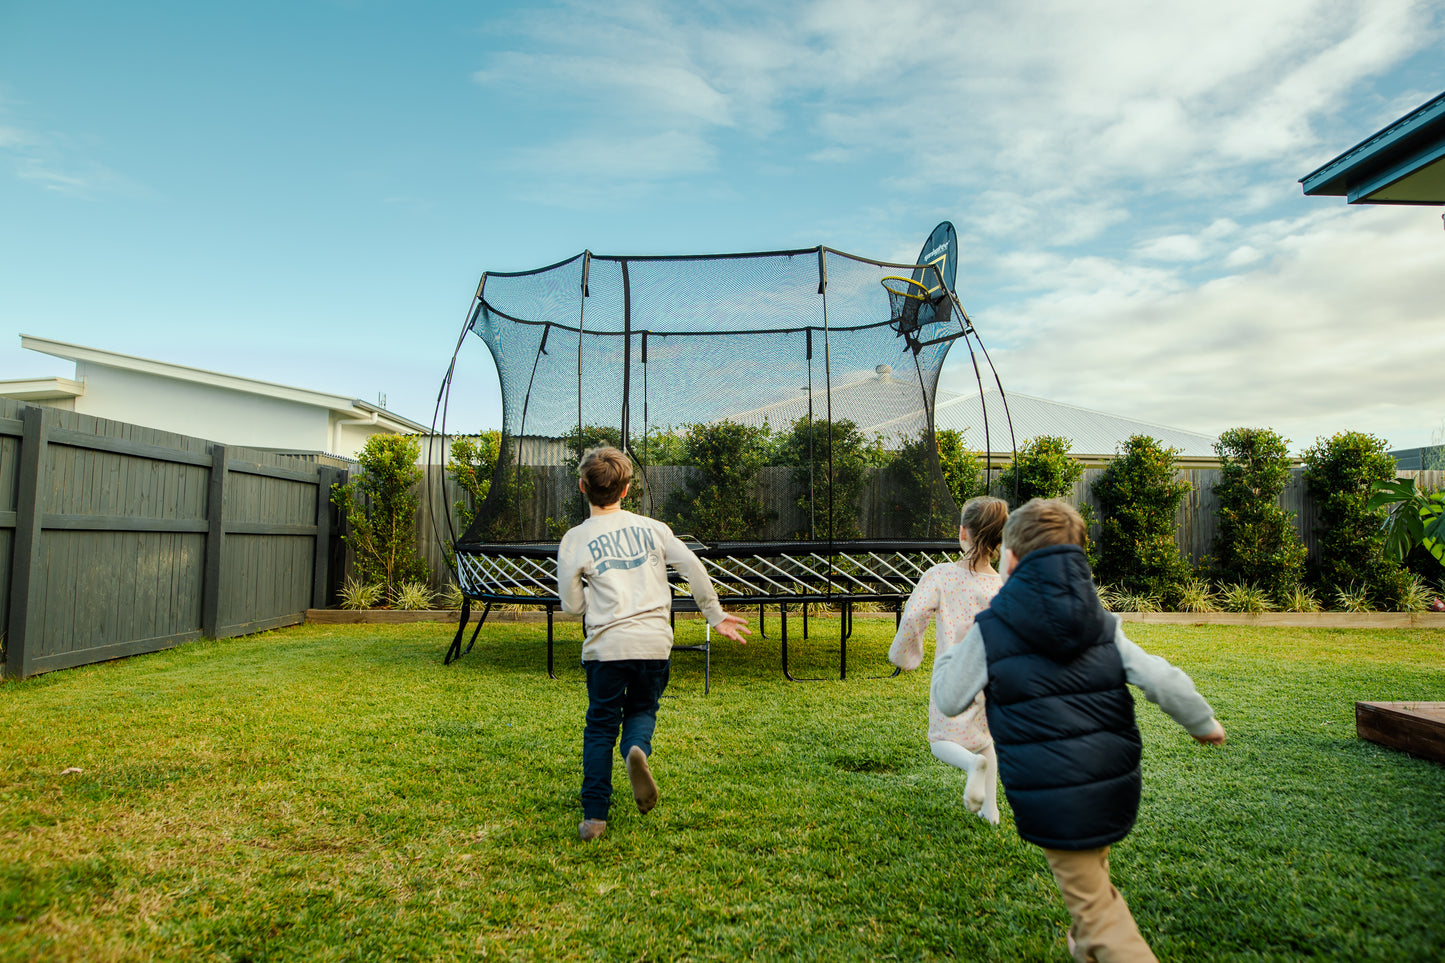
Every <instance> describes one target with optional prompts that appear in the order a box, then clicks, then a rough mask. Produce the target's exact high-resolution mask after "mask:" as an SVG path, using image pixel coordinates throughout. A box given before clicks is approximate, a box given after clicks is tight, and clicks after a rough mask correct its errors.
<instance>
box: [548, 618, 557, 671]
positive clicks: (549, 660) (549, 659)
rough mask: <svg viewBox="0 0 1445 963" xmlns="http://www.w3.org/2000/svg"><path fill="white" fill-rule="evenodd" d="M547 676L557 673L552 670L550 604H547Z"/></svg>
mask: <svg viewBox="0 0 1445 963" xmlns="http://www.w3.org/2000/svg"><path fill="white" fill-rule="evenodd" d="M547 678H549V679H555V678H557V674H556V673H555V672H553V671H552V606H550V605H549V606H547Z"/></svg>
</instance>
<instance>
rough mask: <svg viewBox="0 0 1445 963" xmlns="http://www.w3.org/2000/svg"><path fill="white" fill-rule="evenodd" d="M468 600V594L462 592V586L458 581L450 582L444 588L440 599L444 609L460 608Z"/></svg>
mask: <svg viewBox="0 0 1445 963" xmlns="http://www.w3.org/2000/svg"><path fill="white" fill-rule="evenodd" d="M466 600H467V597H466V594H465V593H464V592H462V587H461V586H460V585H458V584H457V583H456V582H448V583H447V584H446V587H445V588H443V589H442V591H441V597H440V599H439V601H440V602H441V607H442V608H444V609H459V608H461V607H462V605H463V603H465V602H466Z"/></svg>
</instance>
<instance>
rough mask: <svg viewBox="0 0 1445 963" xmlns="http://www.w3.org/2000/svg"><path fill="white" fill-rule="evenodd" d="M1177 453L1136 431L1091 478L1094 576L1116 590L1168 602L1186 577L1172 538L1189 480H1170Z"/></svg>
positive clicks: (1172, 476) (1178, 591)
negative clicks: (1095, 508) (1095, 519)
mask: <svg viewBox="0 0 1445 963" xmlns="http://www.w3.org/2000/svg"><path fill="white" fill-rule="evenodd" d="M1178 453H1179V450H1178V449H1177V448H1164V447H1162V446H1161V445H1160V443H1159V442H1158V441H1157V440H1155V439H1153V438H1150V437H1148V436H1147V435H1135V436H1134V437H1132V438H1130V439H1129V440H1128V441H1127V442H1125V444H1124V447H1123V450H1122V451H1120V452H1119V453H1118V455H1117V456H1116V457H1115V458H1114V459H1113V460H1112V461H1110V462H1109V464H1108V467H1106V468H1105V469H1104V473H1103V474H1102V475H1100V476H1099V478H1098V479H1097V480H1096V481H1095V482H1094V497H1095V498H1096V499H1097V500H1098V503H1099V509H1100V514H1101V515H1102V516H1103V518H1102V521H1101V523H1100V533H1099V541H1098V545H1097V558H1098V561H1097V563H1096V566H1095V571H1096V573H1097V574H1098V577H1099V580H1100V581H1101V582H1105V583H1108V584H1110V585H1113V586H1115V587H1116V588H1117V589H1118V590H1119V591H1120V592H1123V593H1127V594H1132V595H1139V594H1147V595H1157V596H1159V597H1160V598H1161V599H1163V600H1165V601H1166V602H1168V603H1170V604H1173V603H1174V602H1175V601H1177V600H1178V598H1179V594H1180V587H1181V586H1182V585H1183V584H1184V583H1185V582H1186V581H1188V580H1189V578H1190V577H1191V572H1190V570H1189V565H1188V563H1187V562H1185V561H1184V558H1183V557H1182V556H1181V555H1180V554H1179V546H1178V544H1176V543H1175V541H1174V515H1175V512H1177V511H1178V509H1179V503H1180V502H1181V501H1182V500H1183V499H1184V496H1185V495H1187V494H1188V493H1189V484H1188V483H1187V482H1182V481H1176V480H1175V478H1174V456H1175V455H1176V454H1178Z"/></svg>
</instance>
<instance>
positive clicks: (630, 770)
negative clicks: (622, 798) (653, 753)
mask: <svg viewBox="0 0 1445 963" xmlns="http://www.w3.org/2000/svg"><path fill="white" fill-rule="evenodd" d="M627 778H628V779H630V780H631V781H632V798H633V799H635V800H637V811H638V812H640V813H649V812H651V811H652V807H653V806H656V805H657V780H655V779H653V778H652V770H651V769H649V768H647V753H645V752H643V751H642V747H641V746H633V747H632V748H631V749H629V750H627Z"/></svg>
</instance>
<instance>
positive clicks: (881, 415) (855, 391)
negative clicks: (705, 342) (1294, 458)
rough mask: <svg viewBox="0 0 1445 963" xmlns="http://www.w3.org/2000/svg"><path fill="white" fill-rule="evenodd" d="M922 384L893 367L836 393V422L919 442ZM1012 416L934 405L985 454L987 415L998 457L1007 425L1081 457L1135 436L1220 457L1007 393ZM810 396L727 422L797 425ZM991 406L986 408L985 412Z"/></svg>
mask: <svg viewBox="0 0 1445 963" xmlns="http://www.w3.org/2000/svg"><path fill="white" fill-rule="evenodd" d="M919 394H920V391H919V386H918V383H917V381H911V382H910V381H909V380H907V378H906V377H900V376H898V375H894V374H893V373H892V371H891V370H887V366H880V368H879V370H877V371H876V372H875V373H873V374H862V375H860V376H859V377H857V378H855V379H854V380H852V381H848V382H845V383H843V384H837V383H835V384H833V386H832V415H833V418H834V419H835V420H839V419H843V418H847V419H849V420H850V421H853V422H854V423H855V424H857V426H858V428H859V429H860V430H861V431H862V432H863V433H864V434H866V435H873V434H879V435H882V436H883V438H884V441H885V443H887V444H897V443H899V442H902V441H905V440H907V439H908V438H911V437H914V436H916V435H917V434H918V432H919V431H920V430H922V429H923V428H924V427H925V426H926V425H927V417H926V415H925V413H924V411H923V408H922V406H921V405H920V404H919ZM1006 397H1007V400H1008V412H1007V416H1006V415H1005V411H1004V404H1003V401H1002V399H1001V398H1000V396H999V393H998V391H997V390H989V391H986V392H984V394H983V399H982V400H980V397H979V395H977V394H959V393H954V392H951V391H946V390H943V389H939V390H938V393H937V397H936V399H935V400H934V405H933V414H934V427H935V428H937V429H952V430H954V431H961V432H964V434H965V435H966V437H967V439H968V444H969V446H970V447H974V448H979V449H982V448H983V447H984V443H985V438H984V434H985V432H984V413H985V411H986V412H987V414H988V432H987V434H988V438H987V443H988V446H989V447H990V448H991V449H992V450H993V451H994V452H995V453H999V452H1007V451H1009V450H1010V448H1011V445H1010V443H1009V427H1008V422H1009V418H1012V420H1013V435H1014V438H1015V439H1016V440H1017V441H1018V443H1019V444H1022V443H1023V442H1024V441H1026V440H1028V439H1030V438H1037V437H1038V436H1040V435H1053V436H1062V437H1065V438H1068V439H1069V440H1070V442H1071V445H1070V447H1071V449H1072V451H1073V452H1074V453H1075V454H1079V455H1097V456H1112V455H1113V454H1114V452H1115V450H1116V449H1117V448H1118V446H1119V445H1120V444H1121V443H1123V442H1125V441H1127V440H1128V439H1129V438H1130V437H1132V436H1133V435H1150V436H1152V437H1154V438H1157V439H1159V440H1160V441H1161V442H1163V443H1164V445H1165V446H1166V447H1169V448H1178V449H1180V454H1181V456H1182V457H1186V458H1213V457H1215V452H1214V442H1215V438H1214V436H1213V435H1206V434H1202V433H1200V432H1197V431H1187V430H1185V429H1183V428H1174V427H1170V426H1169V425H1161V424H1157V423H1154V422H1149V421H1139V420H1137V419H1134V418H1127V417H1125V416H1123V415H1113V414H1109V413H1107V412H1103V411H1094V410H1092V409H1090V408H1081V407H1079V406H1077V405H1068V404H1064V403H1062V402H1058V401H1049V400H1047V399H1045V398H1035V397H1033V396H1032V395H1024V394H1019V393H1017V392H1009V393H1008V394H1007V396H1006ZM828 398H829V392H828V390H827V389H822V388H819V389H816V390H815V391H813V393H812V406H813V407H812V410H813V417H814V418H824V417H826V416H827V411H828V409H827V407H826V406H827V405H828ZM808 402H809V396H808V393H807V392H806V391H803V392H800V394H799V396H798V397H796V398H788V399H786V400H784V401H779V402H775V403H773V404H770V405H764V406H763V407H760V408H753V409H751V410H749V411H743V412H735V413H733V414H729V415H727V416H725V417H726V418H727V419H728V420H729V421H737V422H742V423H743V424H751V425H761V424H763V423H764V422H765V421H766V422H768V423H769V424H770V425H771V426H772V427H773V428H774V429H777V428H781V427H783V426H785V425H788V424H791V423H792V422H794V421H796V420H797V419H799V418H802V417H804V416H806V415H807V414H808ZM985 406H986V407H985Z"/></svg>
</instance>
